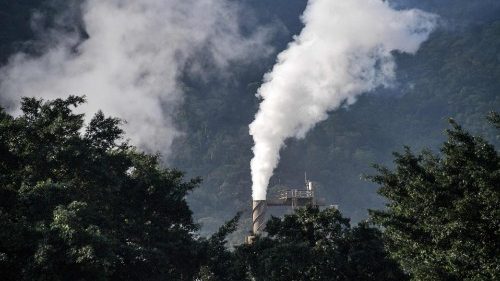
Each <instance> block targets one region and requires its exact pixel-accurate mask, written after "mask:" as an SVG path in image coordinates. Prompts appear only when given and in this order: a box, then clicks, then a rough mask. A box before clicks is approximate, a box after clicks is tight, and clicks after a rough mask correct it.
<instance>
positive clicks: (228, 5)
mask: <svg viewBox="0 0 500 281" xmlns="http://www.w3.org/2000/svg"><path fill="white" fill-rule="evenodd" d="M82 11H83V24H84V27H85V30H86V32H87V34H88V36H89V37H88V38H87V39H82V38H79V37H78V35H77V34H68V33H67V32H58V31H57V30H50V31H47V32H46V34H45V36H46V37H48V38H46V39H45V40H43V41H44V42H49V41H51V43H50V45H49V46H46V47H47V48H46V51H45V52H44V53H43V54H42V55H41V56H36V57H35V56H30V55H27V54H25V53H18V54H16V55H14V56H12V57H11V58H10V60H9V63H8V64H7V65H6V66H4V67H3V68H2V69H0V101H1V103H2V104H4V105H11V107H10V108H8V109H9V110H10V111H11V112H12V113H14V114H16V112H18V111H19V101H20V97H22V96H36V97H41V98H45V99H53V98H63V97H66V96H67V95H69V94H76V95H86V96H87V100H88V104H87V105H85V106H84V107H83V111H84V112H85V113H87V116H88V117H90V116H91V115H92V114H93V113H95V112H96V111H97V110H99V109H102V110H103V111H104V112H105V113H106V114H107V115H111V116H115V117H119V118H122V119H124V120H125V121H126V122H127V123H126V124H125V131H126V136H127V137H128V138H130V139H131V141H132V143H133V144H135V145H138V146H140V147H142V148H144V149H147V150H161V151H162V152H163V153H164V154H168V153H169V148H170V145H171V143H172V141H173V139H174V138H175V137H176V136H178V135H179V134H180V132H179V131H178V130H177V129H176V127H175V124H174V122H173V120H172V114H174V112H175V110H176V109H177V108H178V106H179V104H180V103H181V102H182V100H183V98H182V96H183V90H182V87H183V85H182V83H181V82H180V81H179V78H180V75H181V74H182V73H183V71H186V70H192V72H193V73H192V75H198V74H200V73H201V72H202V71H203V67H205V68H207V67H206V65H205V64H206V62H207V60H208V61H210V62H211V64H210V66H209V67H208V68H210V70H209V71H211V72H214V73H219V74H221V75H223V74H224V72H225V68H226V67H227V66H228V65H229V64H231V63H234V62H239V63H245V62H249V61H250V60H252V59H253V58H256V57H262V56H264V55H268V54H270V53H271V50H270V48H269V47H268V45H267V41H268V35H269V29H266V28H261V29H257V30H256V31H255V32H253V33H252V34H250V35H248V36H243V35H242V34H241V31H240V28H239V20H240V19H239V18H238V15H239V14H241V13H240V12H241V7H238V6H237V4H235V2H233V1H230V0H182V1H177V0H106V1H102V0H87V1H84V2H83V3H82ZM42 37H43V36H42ZM82 40H83V41H82ZM80 41H82V42H80ZM75 46H76V47H75ZM199 54H203V56H204V58H203V64H204V66H199V65H198V66H197V64H196V56H197V55H199ZM207 58H208V59H207ZM188 64H189V66H187V65H188ZM200 64H201V63H200ZM200 69H202V70H200ZM195 72H198V74H195ZM200 79H201V78H200ZM12 105H13V106H12Z"/></svg>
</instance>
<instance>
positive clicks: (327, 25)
mask: <svg viewBox="0 0 500 281" xmlns="http://www.w3.org/2000/svg"><path fill="white" fill-rule="evenodd" d="M302 21H303V22H304V25H305V26H304V29H303V30H302V31H301V33H300V35H298V36H297V37H295V39H294V41H293V42H291V43H290V44H289V46H288V49H286V50H285V51H283V52H282V53H280V54H279V55H278V59H277V63H276V65H275V66H274V67H273V69H272V71H271V72H269V73H267V74H266V75H265V76H264V83H263V85H262V86H261V87H260V88H259V90H258V94H257V95H258V96H259V97H261V98H262V102H261V104H260V109H259V111H258V113H257V115H256V116H255V120H254V121H253V122H252V124H250V134H251V135H252V136H253V139H254V143H255V146H254V147H253V152H254V157H253V159H252V161H251V171H252V181H253V198H254V200H264V199H265V198H266V192H267V185H268V184H269V179H270V177H271V176H272V173H273V171H274V169H275V168H276V166H277V164H278V161H279V151H280V149H281V148H282V147H283V145H284V142H285V140H286V139H287V138H290V137H295V138H303V137H304V136H305V134H306V133H307V132H308V131H309V130H310V129H311V128H313V127H314V125H315V124H317V123H318V122H320V121H323V120H325V119H327V117H328V112H329V111H331V110H334V109H336V108H338V107H339V106H341V105H343V104H352V103H354V102H355V100H356V97H357V96H358V95H360V94H362V93H365V92H369V91H371V90H373V89H375V88H376V87H379V86H389V85H390V84H391V81H392V80H393V79H394V78H395V63H394V59H393V56H392V54H391V52H392V51H396V50H397V51H400V52H405V53H410V54H413V53H415V52H416V51H417V50H418V48H419V46H420V44H421V43H422V42H423V41H425V40H426V39H427V37H428V35H429V33H430V32H431V31H432V29H433V28H434V26H435V22H436V16H434V15H432V14H428V13H425V12H423V11H420V10H415V9H413V10H404V11H397V10H394V9H392V8H391V7H390V6H389V4H388V3H387V2H383V1H381V0H310V1H309V3H308V6H307V8H306V10H305V12H304V14H303V15H302Z"/></svg>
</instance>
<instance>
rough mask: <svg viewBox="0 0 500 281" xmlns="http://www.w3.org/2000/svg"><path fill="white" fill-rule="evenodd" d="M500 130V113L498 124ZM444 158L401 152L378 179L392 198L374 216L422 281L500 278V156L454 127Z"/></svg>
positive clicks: (443, 150) (404, 263)
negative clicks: (390, 166) (392, 164)
mask: <svg viewBox="0 0 500 281" xmlns="http://www.w3.org/2000/svg"><path fill="white" fill-rule="evenodd" d="M490 119H491V120H492V121H493V122H496V123H495V125H497V126H498V114H491V118H490ZM451 124H452V129H450V130H448V131H447V135H448V140H447V141H446V142H445V143H444V144H443V145H442V147H441V154H440V155H435V154H432V153H431V152H429V151H424V152H422V153H420V154H418V155H415V154H414V153H413V152H411V151H410V149H409V148H407V149H406V150H405V151H404V152H403V153H401V154H400V153H396V154H395V160H394V161H395V164H396V167H395V169H394V170H389V169H387V168H384V167H378V175H376V176H373V177H372V180H373V181H374V182H376V183H378V184H379V185H381V188H380V190H379V193H380V194H381V195H383V196H384V197H386V198H387V199H388V203H387V210H385V211H372V216H373V218H374V220H375V221H376V222H377V223H379V224H380V225H381V226H383V227H384V234H385V236H386V237H387V241H388V244H387V247H388V250H389V252H390V253H391V256H392V257H393V258H395V259H396V260H397V261H398V262H399V263H401V265H402V267H403V268H404V269H405V270H406V271H408V272H410V273H411V274H412V277H413V279H414V280H498V279H499V278H500V268H499V266H498V265H499V264H500V235H499V230H500V209H499V206H500V156H499V154H498V151H496V150H495V148H494V147H493V146H492V145H491V144H489V143H488V142H486V141H485V140H484V139H482V138H481V137H475V136H473V135H471V134H470V133H468V132H467V131H465V130H463V129H462V128H461V127H460V126H459V125H457V124H456V123H455V122H454V121H451Z"/></svg>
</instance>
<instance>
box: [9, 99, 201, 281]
mask: <svg viewBox="0 0 500 281" xmlns="http://www.w3.org/2000/svg"><path fill="white" fill-rule="evenodd" d="M83 102H84V99H83V98H81V97H73V96H71V97H69V98H67V99H65V100H62V99H56V100H53V101H47V102H44V101H42V100H37V99H32V98H24V99H23V102H22V112H23V113H22V115H20V116H19V117H15V118H13V117H11V116H9V115H7V114H5V113H3V112H0V136H1V137H0V149H1V151H2V153H1V157H0V169H1V175H0V200H1V201H0V229H1V231H0V275H1V276H2V280H76V279H78V280H164V279H165V278H167V279H168V280H190V278H191V277H192V276H193V275H194V274H195V273H196V272H197V271H198V267H199V264H200V263H201V260H200V259H201V258H202V257H201V255H200V253H199V252H198V251H199V247H198V242H197V241H196V239H195V238H194V237H193V233H194V231H195V230H196V229H197V228H196V226H195V224H194V223H193V221H192V218H191V215H192V213H191V211H190V210H189V208H188V206H187V204H186V201H185V200H184V198H185V196H186V194H187V192H189V191H190V190H192V189H193V188H194V187H196V186H197V184H198V183H199V180H192V181H188V182H185V181H184V180H183V174H182V173H181V172H178V171H176V170H169V169H163V168H161V167H160V165H159V158H158V156H150V155H146V154H143V153H140V152H137V151H136V150H134V148H133V147H131V146H129V145H128V144H127V143H124V142H123V141H122V140H121V135H122V130H121V129H120V128H119V127H118V125H119V123H120V121H119V120H117V119H114V118H108V117H105V116H104V115H103V114H102V112H98V113H97V114H96V115H95V117H94V118H93V119H92V120H91V121H90V123H89V125H88V126H84V120H83V117H84V116H83V115H81V114H75V113H73V108H74V107H77V106H78V105H80V104H81V103H83Z"/></svg>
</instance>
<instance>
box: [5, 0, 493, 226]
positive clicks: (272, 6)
mask: <svg viewBox="0 0 500 281" xmlns="http://www.w3.org/2000/svg"><path fill="white" fill-rule="evenodd" d="M242 2H244V3H246V5H247V7H248V11H247V12H249V13H248V14H251V15H252V16H253V21H256V22H259V24H262V25H271V26H273V27H274V30H275V34H274V37H273V41H272V44H273V47H274V49H275V50H274V54H276V53H278V52H279V51H281V50H282V49H283V48H285V47H286V44H287V43H288V42H289V41H290V40H291V38H292V36H293V35H294V34H297V33H298V32H299V31H300V29H301V26H302V25H301V22H300V18H299V17H300V14H301V13H302V11H303V9H304V7H305V4H306V1H304V0H293V1H289V0H273V1H269V0H259V1H242ZM68 3H69V2H67V1H8V2H2V3H1V4H0V5H1V6H0V13H2V15H5V16H2V17H0V20H1V21H2V22H1V28H0V36H1V37H0V38H1V39H0V49H1V50H2V51H1V52H0V59H1V62H5V61H6V60H7V58H8V57H9V55H10V54H11V53H13V52H14V51H17V50H19V49H20V48H21V49H24V50H33V51H34V50H36V42H37V40H39V39H40V38H39V37H37V34H38V33H37V32H33V31H32V29H31V27H32V25H33V24H32V23H33V19H32V15H33V13H36V14H37V15H44V16H43V17H41V16H39V18H38V22H37V23H43V24H42V26H44V25H45V26H51V25H57V24H58V21H57V20H54V19H53V18H52V16H53V15H57V14H58V11H60V10H67V6H66V5H68ZM393 3H394V5H395V6H400V7H419V8H422V9H424V10H428V11H431V12H435V13H437V14H439V15H440V16H441V23H440V27H439V28H438V29H437V30H436V31H435V32H434V33H433V34H432V35H431V38H430V39H429V40H428V41H427V42H426V43H424V45H423V46H422V47H421V49H420V50H419V52H418V53H417V54H416V55H415V56H409V55H398V56H397V64H398V72H397V75H398V80H397V83H396V84H395V85H394V87H393V88H390V89H378V90H377V91H375V92H374V93H368V94H366V95H364V96H362V97H361V98H360V99H359V100H358V101H357V103H355V104H354V105H352V106H350V107H347V108H342V109H340V110H338V111H336V112H332V113H331V115H330V118H329V119H328V120H327V121H325V122H323V123H321V124H319V125H318V126H317V127H316V128H315V129H314V130H313V131H312V132H310V133H309V134H308V136H307V138H306V139H305V140H299V141H297V140H292V141H289V142H288V144H287V147H286V148H285V149H284V150H283V151H282V161H281V163H280V166H279V167H278V168H277V170H276V173H275V176H274V177H273V178H272V179H271V185H276V184H285V185H292V186H299V185H301V184H302V182H303V177H304V173H305V172H307V175H308V178H309V179H311V180H313V181H315V182H317V183H318V185H319V186H320V192H321V195H322V196H323V197H325V198H326V201H327V202H328V203H331V204H339V205H340V209H341V210H342V211H343V212H344V213H345V214H346V215H347V216H348V217H351V218H353V219H354V220H355V221H357V220H360V219H363V218H365V217H366V215H367V211H366V209H367V208H378V207H381V206H382V202H383V200H382V199H381V198H380V197H379V196H378V195H376V192H375V187H374V185H372V184H371V183H368V182H367V181H365V180H363V179H362V175H363V174H364V173H369V172H370V171H371V169H370V163H389V159H390V154H391V152H392V151H395V150H401V148H402V145H404V144H406V145H410V146H412V147H415V148H422V147H430V148H435V147H436V145H437V144H438V143H439V142H440V141H442V139H443V137H442V131H443V129H444V128H445V126H446V120H447V118H448V117H454V118H455V119H456V120H458V121H459V122H461V123H462V124H464V126H465V127H466V128H470V129H471V130H472V131H474V132H478V133H483V134H485V135H486V136H489V137H490V139H491V140H493V141H496V142H498V139H495V137H494V134H493V133H491V131H489V130H490V129H489V127H487V126H485V125H484V124H485V123H484V118H483V116H484V115H485V114H486V113H487V112H488V111H490V110H494V109H498V108H500V98H499V94H498V93H499V91H500V81H499V80H498V79H497V77H499V75H500V69H499V68H500V67H499V65H500V51H499V50H500V22H499V21H498V20H500V17H498V15H499V13H498V12H497V11H498V8H499V7H500V5H499V4H498V3H496V1H481V2H480V3H479V2H474V3H472V2H470V1H430V0H429V1H406V0H400V1H394V2H393ZM70 15H72V16H71V17H70V18H69V19H68V18H66V20H65V21H64V22H65V23H67V22H73V23H78V21H79V20H78V11H77V10H74V11H73V12H72V13H70ZM59 21H60V20H59ZM75 26H78V25H75ZM75 26H72V25H70V26H69V27H66V28H77V27H75ZM78 28H82V27H81V26H80V27H78ZM82 32H83V31H82ZM28 39H34V41H31V43H26V40H28ZM274 60H275V59H274V55H271V56H269V57H268V58H267V59H265V60H262V61H256V62H254V63H253V64H252V66H251V67H244V68H243V67H241V66H239V65H233V66H231V68H230V72H231V73H232V74H231V75H232V79H231V81H233V82H231V83H227V81H226V80H223V79H217V77H211V76H208V77H210V79H207V80H201V81H200V80H195V79H191V77H189V76H188V75H186V76H185V77H183V78H182V79H183V82H184V85H185V88H186V91H187V95H186V96H185V101H184V103H183V106H182V108H181V109H179V112H178V114H177V117H176V122H177V124H178V125H179V127H180V128H181V129H182V130H183V131H184V133H185V134H184V135H183V136H182V137H181V138H179V139H177V141H176V142H175V144H174V149H173V151H175V153H174V154H173V155H171V156H170V157H169V159H167V163H168V165H170V166H173V167H176V168H179V169H181V170H184V171H186V172H187V174H188V176H200V177H202V178H203V183H202V184H201V188H199V189H197V190H196V191H195V192H194V193H193V194H191V195H190V196H189V197H188V201H189V204H190V206H191V208H192V209H193V211H194V214H195V217H196V218H197V220H198V221H199V222H200V223H201V224H202V227H203V229H204V230H206V231H208V232H211V231H214V230H215V226H217V225H220V224H221V223H222V222H223V221H225V220H227V219H228V218H230V217H232V216H233V214H234V213H235V212H236V211H238V210H243V211H246V210H247V209H248V208H249V205H250V198H251V196H250V194H251V190H250V186H251V181H250V173H249V160H250V158H251V147H252V140H251V138H250V136H249V135H248V124H249V123H250V122H251V121H252V119H253V116H254V114H255V112H256V111H257V106H258V102H259V101H258V99H257V98H255V96H254V94H255V92H256V90H257V88H258V87H259V85H260V84H261V80H262V76H263V74H264V73H265V72H266V71H268V70H269V69H270V68H271V66H272V65H273V64H274ZM243 217H244V218H247V217H248V213H246V215H244V216H243Z"/></svg>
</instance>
